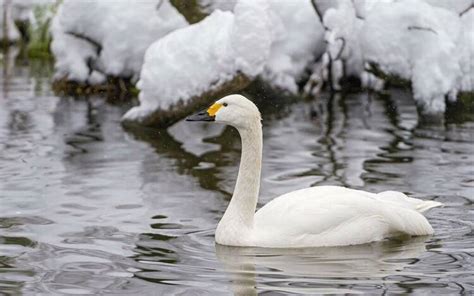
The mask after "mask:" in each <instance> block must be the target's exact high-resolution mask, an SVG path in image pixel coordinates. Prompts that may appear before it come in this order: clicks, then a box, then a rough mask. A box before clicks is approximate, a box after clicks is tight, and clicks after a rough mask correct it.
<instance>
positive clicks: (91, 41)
mask: <svg viewBox="0 0 474 296" xmlns="http://www.w3.org/2000/svg"><path fill="white" fill-rule="evenodd" d="M66 34H69V35H72V36H74V37H76V38H79V39H81V40H84V41H87V42H89V43H90V44H91V45H93V46H94V47H95V48H96V50H95V51H96V53H97V55H100V52H101V51H102V44H100V43H99V42H97V41H95V40H94V39H92V38H90V37H88V36H85V35H82V34H79V33H75V32H66Z"/></svg>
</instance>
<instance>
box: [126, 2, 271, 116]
mask: <svg viewBox="0 0 474 296" xmlns="http://www.w3.org/2000/svg"><path fill="white" fill-rule="evenodd" d="M267 9H268V7H267V6H266V5H265V1H254V0H242V1H239V2H238V3H237V5H236V6H235V9H234V13H232V12H229V11H225V12H224V11H220V10H216V11H214V12H213V13H212V14H211V15H210V16H208V17H207V18H205V19H204V20H203V21H201V22H199V23H197V24H194V25H191V26H188V27H186V28H184V29H181V30H177V31H175V32H173V33H171V34H169V35H168V36H166V37H164V38H162V39H160V40H158V41H157V42H156V43H154V44H153V45H152V46H151V47H150V48H149V49H148V51H147V53H146V56H145V63H144V65H143V70H142V72H141V77H140V81H139V82H138V84H137V86H138V88H139V89H140V95H139V100H140V106H137V107H135V108H132V109H131V110H130V111H129V112H127V113H126V114H125V115H124V120H131V121H142V120H143V118H144V117H146V116H148V115H149V114H150V113H153V112H154V111H156V110H158V109H161V110H163V109H164V110H166V109H169V108H171V107H172V106H173V105H175V104H177V103H178V102H179V101H185V100H187V99H190V98H192V97H194V96H199V95H201V94H202V93H204V92H205V91H207V90H209V89H213V88H214V89H215V88H218V87H219V86H221V85H222V84H223V83H225V82H227V81H230V80H232V79H233V78H234V77H235V76H237V75H238V74H239V73H242V74H244V75H246V76H248V77H255V76H256V75H257V74H259V73H260V72H261V71H262V70H263V67H264V65H265V62H266V60H267V59H268V56H269V55H270V46H271V43H272V35H271V33H270V32H271V31H270V30H271V27H270V25H271V23H270V19H269V18H268V16H267V13H266V10H267Z"/></svg>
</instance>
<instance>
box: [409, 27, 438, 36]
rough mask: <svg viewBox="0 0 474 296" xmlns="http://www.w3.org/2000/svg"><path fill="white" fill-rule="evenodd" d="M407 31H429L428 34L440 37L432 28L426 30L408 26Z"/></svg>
mask: <svg viewBox="0 0 474 296" xmlns="http://www.w3.org/2000/svg"><path fill="white" fill-rule="evenodd" d="M407 29H408V30H409V31H411V30H421V31H428V32H431V33H434V34H435V35H438V32H436V31H435V30H433V29H431V28H425V27H419V26H408V28H407Z"/></svg>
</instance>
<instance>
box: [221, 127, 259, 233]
mask: <svg viewBox="0 0 474 296" xmlns="http://www.w3.org/2000/svg"><path fill="white" fill-rule="evenodd" d="M238 131H239V134H240V137H241V139H242V156H241V159H240V167H239V175H238V176H237V183H236V185H235V189H234V194H233V196H232V199H231V201H230V203H229V206H228V207H227V210H226V212H225V214H224V216H223V217H222V220H221V223H231V224H233V227H248V228H251V227H252V226H253V218H254V214H255V209H256V207H257V200H258V193H259V190H260V172H261V170H262V124H261V123H260V120H256V121H255V122H254V123H253V124H252V125H251V126H250V127H249V128H247V129H238Z"/></svg>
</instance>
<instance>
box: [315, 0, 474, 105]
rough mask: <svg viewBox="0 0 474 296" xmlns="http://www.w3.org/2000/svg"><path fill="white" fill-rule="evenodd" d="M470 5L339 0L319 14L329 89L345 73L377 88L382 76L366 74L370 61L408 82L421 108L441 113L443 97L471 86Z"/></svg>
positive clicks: (437, 1)
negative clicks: (328, 72)
mask: <svg viewBox="0 0 474 296" xmlns="http://www.w3.org/2000/svg"><path fill="white" fill-rule="evenodd" d="M469 5H470V1H464V0H460V1H449V2H448V1H440V0H426V1H423V0H399V1H393V0H378V1H375V0H372V1H369V0H354V1H339V2H338V3H337V5H336V6H335V7H332V8H329V9H328V10H327V12H326V13H325V15H324V25H325V27H326V28H327V31H326V35H325V39H326V41H327V43H328V47H327V52H326V55H327V56H328V59H329V60H330V63H327V64H328V65H329V64H330V67H332V69H331V76H332V78H333V80H334V81H335V83H334V88H335V89H338V88H339V85H338V83H337V82H338V81H339V80H341V79H342V78H343V77H344V76H355V77H358V78H360V79H361V81H362V84H363V86H368V87H372V88H379V87H380V85H381V83H380V81H381V80H380V79H378V78H375V76H374V75H373V74H372V73H370V72H373V70H374V69H373V67H374V66H375V67H377V71H378V70H381V71H382V72H383V73H385V74H388V75H395V76H398V77H401V78H403V79H406V80H408V81H410V82H411V85H412V89H413V94H414V99H415V100H416V101H417V103H418V105H419V106H421V107H422V110H423V111H424V112H425V113H442V112H444V111H445V109H446V102H445V99H446V97H448V98H449V99H451V100H455V99H456V95H457V93H458V91H459V90H464V91H472V90H473V85H472V81H473V80H472V75H473V74H472V72H473V71H472V63H473V46H472V40H473V39H472V36H473V27H474V23H473V19H472V18H473V17H472V14H473V12H472V11H473V10H474V9H470V10H466V9H468V8H469V7H471V6H469ZM460 14H461V15H462V16H460ZM328 67H329V66H328ZM374 78H375V79H374ZM374 86H378V87H374Z"/></svg>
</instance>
